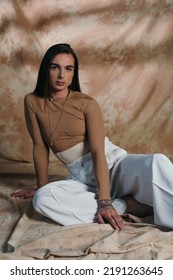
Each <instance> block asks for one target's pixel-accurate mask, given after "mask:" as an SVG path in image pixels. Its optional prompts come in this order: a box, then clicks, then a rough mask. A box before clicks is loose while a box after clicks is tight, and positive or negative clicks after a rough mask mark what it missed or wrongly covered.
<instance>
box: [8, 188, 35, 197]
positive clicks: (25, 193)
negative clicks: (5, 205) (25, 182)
mask: <svg viewBox="0 0 173 280" xmlns="http://www.w3.org/2000/svg"><path fill="white" fill-rule="evenodd" d="M35 192H36V190H35V189H32V190H20V191H16V192H13V193H11V194H10V196H11V197H15V198H17V197H19V198H21V199H27V198H32V197H33V196H34V194H35Z"/></svg>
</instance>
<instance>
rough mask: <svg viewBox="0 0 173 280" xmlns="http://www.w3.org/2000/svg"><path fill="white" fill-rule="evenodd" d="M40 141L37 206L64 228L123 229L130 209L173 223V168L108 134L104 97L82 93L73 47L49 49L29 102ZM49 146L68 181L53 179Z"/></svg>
mask: <svg viewBox="0 0 173 280" xmlns="http://www.w3.org/2000/svg"><path fill="white" fill-rule="evenodd" d="M24 104H25V118H26V124H27V128H28V131H29V134H30V136H31V138H32V141H33V159H34V164H35V172H36V177H37V189H36V190H35V191H20V192H16V193H13V194H12V196H15V197H20V198H28V197H33V206H34V208H35V210H36V211H37V212H38V213H40V214H42V215H44V216H46V217H49V218H50V219H52V220H54V221H55V222H57V223H59V224H61V225H71V224H78V223H92V222H98V223H104V222H108V223H109V224H110V225H112V227H113V228H115V229H123V227H124V223H123V213H131V214H134V215H136V216H144V215H148V214H151V213H154V221H155V223H156V224H158V225H163V226H167V227H170V228H173V219H172V213H173V165H172V163H171V162H170V161H169V159H168V158H167V157H166V156H164V155H162V154H151V155H139V154H138V155H137V154H136V155H135V154H127V152H126V151H125V150H123V149H121V148H120V147H117V146H116V145H114V144H113V143H111V142H110V141H109V139H108V138H107V137H106V136H105V132H104V124H103V119H102V114H101V111H100V108H99V106H98V104H97V102H96V100H95V99H94V98H92V97H90V96H88V95H87V94H84V93H82V92H81V90H80V84H79V77H78V59H77V57H76V54H75V53H74V51H73V49H72V48H71V46H70V45H68V44H56V45H53V46H51V47H50V48H49V49H48V50H47V52H46V53H45V55H44V57H43V60H42V62H41V65H40V70H39V73H38V80H37V84H36V88H35V90H34V92H33V93H30V94H27V95H26V97H25V100H24ZM49 149H51V150H52V151H53V153H54V154H55V156H56V157H57V158H58V159H59V160H61V161H62V162H63V163H64V165H65V166H66V168H67V169H68V170H69V176H68V178H67V179H66V180H61V181H56V182H51V183H49V182H48V164H49Z"/></svg>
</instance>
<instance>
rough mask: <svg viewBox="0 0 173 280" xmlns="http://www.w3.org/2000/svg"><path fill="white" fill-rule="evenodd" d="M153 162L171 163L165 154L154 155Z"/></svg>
mask: <svg viewBox="0 0 173 280" xmlns="http://www.w3.org/2000/svg"><path fill="white" fill-rule="evenodd" d="M153 161H156V162H163V163H165V162H169V163H171V162H170V160H169V159H168V157H167V156H165V155H164V154H160V153H156V154H153Z"/></svg>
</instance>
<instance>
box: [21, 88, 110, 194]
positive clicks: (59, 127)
mask: <svg viewBox="0 0 173 280" xmlns="http://www.w3.org/2000/svg"><path fill="white" fill-rule="evenodd" d="M24 105H25V106H24V108H25V119H26V125H27V128H28V132H29V134H30V136H31V138H32V141H33V160H34V165H35V171H36V176H37V184H38V187H41V186H43V185H45V184H47V183H48V164H49V149H51V150H52V151H53V152H54V153H58V152H62V151H65V150H67V149H69V148H71V147H73V146H74V145H76V144H78V143H81V142H85V141H88V144H89V148H90V151H91V155H92V160H93V165H94V170H95V176H96V180H97V185H98V186H97V187H98V189H99V199H109V198H110V192H109V187H110V186H109V184H110V182H109V171H108V166H107V162H106V157H105V152H104V141H105V130H104V122H103V118H102V113H101V110H100V108H99V105H98V103H97V101H96V100H95V99H94V98H92V97H91V96H88V95H87V94H84V93H81V92H74V91H71V92H70V94H69V95H68V97H67V98H62V99H56V100H48V99H47V100H45V99H44V98H40V97H38V96H36V95H35V94H34V93H29V94H27V95H26V96H25V99H24Z"/></svg>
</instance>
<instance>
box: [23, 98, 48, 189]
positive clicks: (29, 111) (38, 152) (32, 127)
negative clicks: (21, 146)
mask: <svg viewBox="0 0 173 280" xmlns="http://www.w3.org/2000/svg"><path fill="white" fill-rule="evenodd" d="M30 97H31V96H30V95H26V96H25V99H24V112H25V120H26V126H27V129H28V132H29V134H30V136H31V139H32V142H33V160H34V166H35V172H36V177H37V188H40V187H42V186H44V185H46V184H47V183H48V165H49V147H48V145H47V144H46V143H45V141H44V139H43V136H42V133H41V130H40V126H39V123H38V120H37V116H36V114H35V110H34V106H33V104H32V102H30V99H31V98H30Z"/></svg>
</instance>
